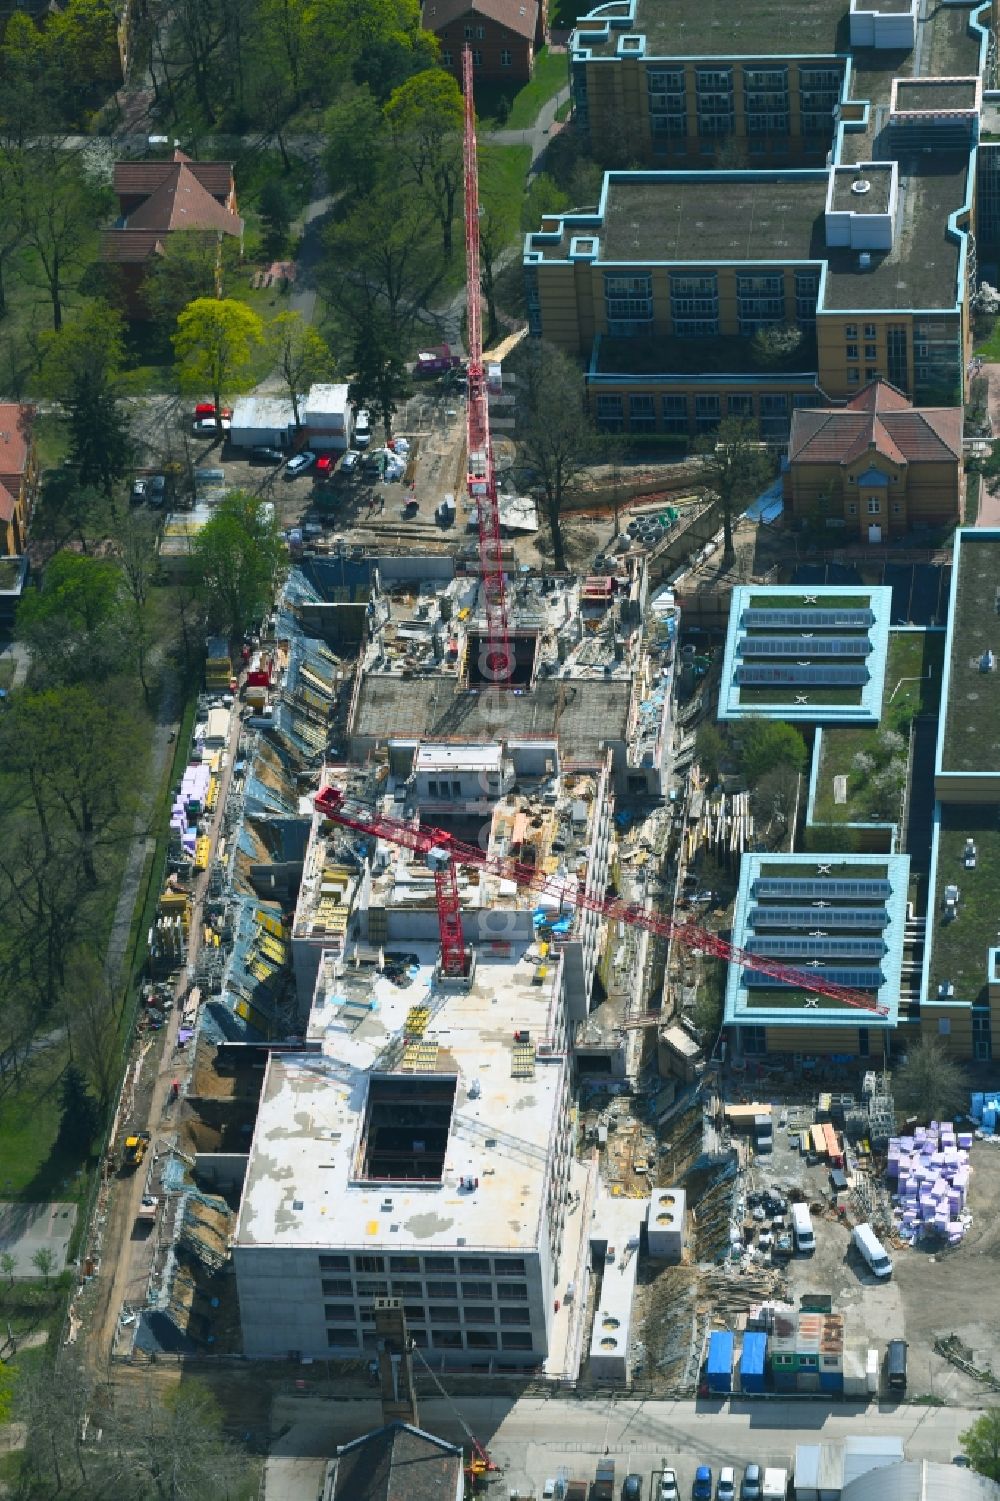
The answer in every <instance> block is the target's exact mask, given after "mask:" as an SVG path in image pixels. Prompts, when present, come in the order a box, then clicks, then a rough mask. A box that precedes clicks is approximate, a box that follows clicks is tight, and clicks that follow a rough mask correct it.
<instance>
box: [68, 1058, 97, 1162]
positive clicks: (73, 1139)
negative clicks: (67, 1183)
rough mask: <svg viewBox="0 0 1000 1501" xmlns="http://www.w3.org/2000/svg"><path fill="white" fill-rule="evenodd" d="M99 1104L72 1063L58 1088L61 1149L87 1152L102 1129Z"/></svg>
mask: <svg viewBox="0 0 1000 1501" xmlns="http://www.w3.org/2000/svg"><path fill="white" fill-rule="evenodd" d="M100 1123H101V1122H100V1116H99V1114H98V1110H97V1102H96V1101H95V1099H94V1096H93V1095H92V1094H91V1093H90V1091H89V1090H88V1088H87V1081H86V1079H85V1078H84V1076H83V1074H82V1072H81V1071H80V1069H79V1068H77V1066H76V1064H75V1063H69V1064H67V1066H66V1071H65V1073H64V1074H63V1076H62V1081H61V1083H60V1085H59V1136H58V1142H59V1145H60V1146H61V1147H62V1148H63V1150H65V1149H66V1148H67V1147H69V1148H72V1149H73V1150H74V1151H77V1152H79V1150H80V1148H81V1147H83V1148H88V1147H89V1146H90V1144H91V1142H92V1141H93V1139H94V1137H95V1136H96V1135H97V1132H98V1128H99V1126H100Z"/></svg>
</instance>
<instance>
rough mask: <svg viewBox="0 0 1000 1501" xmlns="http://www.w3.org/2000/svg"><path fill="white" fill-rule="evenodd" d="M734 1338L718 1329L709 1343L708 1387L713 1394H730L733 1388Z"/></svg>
mask: <svg viewBox="0 0 1000 1501" xmlns="http://www.w3.org/2000/svg"><path fill="white" fill-rule="evenodd" d="M733 1345H734V1340H733V1336H732V1335H731V1334H730V1333H729V1331H728V1330H725V1329H717V1330H716V1331H715V1333H714V1334H713V1335H712V1336H711V1337H710V1338H709V1341H708V1367H707V1374H708V1385H709V1389H710V1390H711V1391H713V1392H728V1391H731V1390H732V1386H733Z"/></svg>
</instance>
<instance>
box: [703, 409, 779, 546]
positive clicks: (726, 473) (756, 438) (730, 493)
mask: <svg viewBox="0 0 1000 1501" xmlns="http://www.w3.org/2000/svg"><path fill="white" fill-rule="evenodd" d="M773 473H774V464H773V462H772V459H771V456H770V454H769V453H768V451H767V449H766V448H765V447H764V445H763V444H762V443H761V440H760V431H759V429H758V427H757V424H756V423H755V422H747V421H745V420H744V419H743V418H742V417H726V418H724V419H723V421H722V422H721V423H720V424H719V429H718V432H716V433H713V434H711V435H710V436H709V437H708V438H706V439H705V441H704V443H703V445H702V449H701V475H700V478H701V483H702V484H703V485H704V487H705V489H706V490H707V491H708V492H709V494H711V495H714V496H715V497H716V498H717V499H718V501H719V503H720V505H721V507H722V532H723V543H724V545H723V555H722V561H723V564H724V565H725V566H726V567H728V566H729V565H730V564H731V563H732V562H733V561H734V560H735V557H736V550H735V548H734V547H733V519H734V517H735V516H736V515H737V514H738V513H739V510H740V508H741V507H743V506H747V505H749V504H750V502H751V501H752V500H755V499H756V497H757V496H758V495H759V494H760V492H761V490H762V489H763V488H764V486H765V485H766V484H767V482H768V480H769V479H770V478H771V476H772V474H773Z"/></svg>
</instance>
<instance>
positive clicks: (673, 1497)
mask: <svg viewBox="0 0 1000 1501" xmlns="http://www.w3.org/2000/svg"><path fill="white" fill-rule="evenodd" d="M657 1501H680V1492H679V1491H678V1489H677V1475H676V1474H675V1472H674V1471H673V1470H664V1471H663V1473H662V1475H661V1476H660V1493H659V1496H658V1498H657Z"/></svg>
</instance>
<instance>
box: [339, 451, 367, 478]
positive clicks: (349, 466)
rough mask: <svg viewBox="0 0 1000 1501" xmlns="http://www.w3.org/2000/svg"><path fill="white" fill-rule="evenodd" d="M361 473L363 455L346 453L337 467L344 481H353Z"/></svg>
mask: <svg viewBox="0 0 1000 1501" xmlns="http://www.w3.org/2000/svg"><path fill="white" fill-rule="evenodd" d="M360 471H361V455H360V454H359V453H353V452H349V453H345V454H344V457H343V458H342V459H341V461H340V463H339V464H338V465H337V473H338V474H340V475H342V476H343V478H344V479H353V478H354V476H355V475H356V474H359V473H360Z"/></svg>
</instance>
